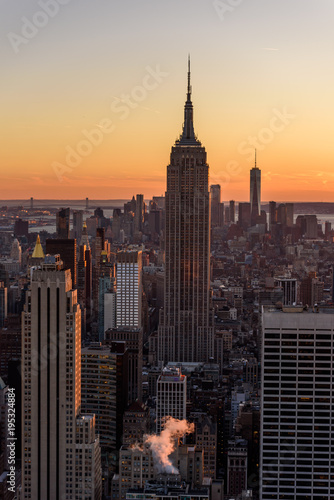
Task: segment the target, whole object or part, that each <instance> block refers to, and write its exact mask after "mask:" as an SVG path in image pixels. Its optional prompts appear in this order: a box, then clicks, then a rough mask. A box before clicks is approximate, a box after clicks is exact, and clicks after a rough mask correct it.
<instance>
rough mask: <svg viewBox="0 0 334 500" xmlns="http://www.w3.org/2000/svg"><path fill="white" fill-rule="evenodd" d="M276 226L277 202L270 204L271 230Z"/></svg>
mask: <svg viewBox="0 0 334 500" xmlns="http://www.w3.org/2000/svg"><path fill="white" fill-rule="evenodd" d="M274 224H276V201H270V202H269V230H270V231H271V229H272V227H273V225H274Z"/></svg>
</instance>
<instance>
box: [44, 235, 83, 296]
mask: <svg viewBox="0 0 334 500" xmlns="http://www.w3.org/2000/svg"><path fill="white" fill-rule="evenodd" d="M46 253H47V254H50V255H56V254H59V255H60V258H61V260H62V261H63V265H64V269H70V271H71V277H72V283H73V287H76V286H77V240H76V239H69V238H66V239H57V240H53V239H47V240H46Z"/></svg>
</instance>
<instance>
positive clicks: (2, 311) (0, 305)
mask: <svg viewBox="0 0 334 500" xmlns="http://www.w3.org/2000/svg"><path fill="white" fill-rule="evenodd" d="M7 314H8V296H7V287H5V284H4V282H3V281H0V328H2V327H3V326H4V324H5V319H6V318H7Z"/></svg>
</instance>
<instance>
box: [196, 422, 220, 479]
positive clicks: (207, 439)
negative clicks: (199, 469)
mask: <svg viewBox="0 0 334 500" xmlns="http://www.w3.org/2000/svg"><path fill="white" fill-rule="evenodd" d="M196 447H197V448H198V449H200V450H203V476H204V477H211V478H212V479H215V478H216V461H217V424H216V422H214V421H213V419H212V417H211V416H210V415H205V416H204V415H201V416H200V417H199V421H198V422H196Z"/></svg>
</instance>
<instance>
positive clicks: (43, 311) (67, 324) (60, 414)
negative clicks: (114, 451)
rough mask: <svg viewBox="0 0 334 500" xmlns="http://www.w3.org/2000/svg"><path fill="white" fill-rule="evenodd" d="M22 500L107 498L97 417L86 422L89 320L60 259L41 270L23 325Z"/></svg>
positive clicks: (49, 259) (50, 259)
mask: <svg viewBox="0 0 334 500" xmlns="http://www.w3.org/2000/svg"><path fill="white" fill-rule="evenodd" d="M22 403H23V408H22V414H23V423H22V434H23V443H22V498H23V499H24V500H28V499H36V500H44V499H46V498H48V499H50V500H56V499H59V498H63V499H65V500H66V499H68V500H70V499H72V498H76V497H78V498H82V499H88V498H96V499H100V498H101V468H100V446H99V439H98V437H95V418H94V415H90V416H84V415H81V414H80V407H81V314H80V307H79V305H78V303H77V292H76V290H73V289H72V280H71V272H70V271H69V270H63V269H62V263H61V261H60V258H59V255H56V256H50V255H49V256H47V257H46V259H45V263H44V264H43V265H42V266H41V269H37V270H34V272H33V274H32V279H31V285H30V290H29V291H28V292H27V297H26V305H25V311H24V313H23V317H22Z"/></svg>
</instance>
